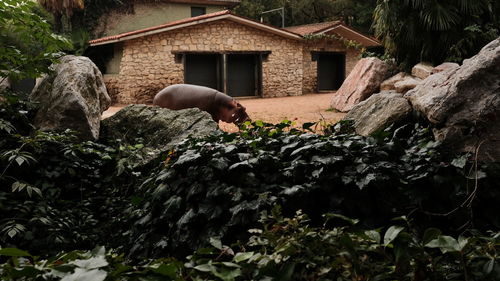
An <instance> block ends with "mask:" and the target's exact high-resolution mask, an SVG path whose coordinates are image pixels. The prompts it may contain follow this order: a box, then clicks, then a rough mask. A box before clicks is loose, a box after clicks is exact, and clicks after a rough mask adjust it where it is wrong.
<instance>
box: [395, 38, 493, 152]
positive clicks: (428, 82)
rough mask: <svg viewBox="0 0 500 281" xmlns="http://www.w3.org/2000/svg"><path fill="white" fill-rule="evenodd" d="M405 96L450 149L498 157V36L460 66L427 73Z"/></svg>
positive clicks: (438, 138) (437, 136) (436, 135)
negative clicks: (432, 73) (429, 74)
mask: <svg viewBox="0 0 500 281" xmlns="http://www.w3.org/2000/svg"><path fill="white" fill-rule="evenodd" d="M405 97H406V98H408V100H409V101H410V103H411V104H412V105H413V108H414V109H415V110H417V111H419V112H421V113H422V114H423V115H424V116H425V117H426V118H427V119H428V120H429V121H430V122H431V123H433V124H435V130H434V135H435V137H436V138H437V140H439V141H442V142H443V143H444V144H446V145H448V146H449V147H450V148H451V149H453V150H456V151H469V152H475V150H476V148H478V147H479V146H480V150H479V156H480V159H481V160H485V161H499V160H500V38H498V39H496V40H494V41H492V42H491V43H489V44H488V45H486V46H485V47H484V48H483V49H482V50H481V51H480V52H479V53H478V54H477V55H476V56H474V57H472V58H470V59H467V60H464V62H463V64H462V66H460V67H458V68H449V69H448V70H445V71H442V72H439V73H436V74H434V75H431V76H430V77H428V78H427V79H425V80H424V81H422V83H421V84H420V85H418V86H417V87H415V89H413V90H411V91H409V92H408V93H407V94H406V95H405Z"/></svg>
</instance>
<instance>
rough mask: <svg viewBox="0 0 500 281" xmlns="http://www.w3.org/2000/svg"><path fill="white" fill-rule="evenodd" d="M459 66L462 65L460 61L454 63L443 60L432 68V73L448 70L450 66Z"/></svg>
mask: <svg viewBox="0 0 500 281" xmlns="http://www.w3.org/2000/svg"><path fill="white" fill-rule="evenodd" d="M457 67H460V65H459V64H458V63H454V62H443V63H442V64H440V65H438V66H436V67H434V68H433V69H432V70H431V75H432V74H436V73H439V72H441V71H445V70H448V69H450V68H457Z"/></svg>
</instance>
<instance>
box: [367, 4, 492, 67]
mask: <svg viewBox="0 0 500 281" xmlns="http://www.w3.org/2000/svg"><path fill="white" fill-rule="evenodd" d="M499 15H500V4H499V2H498V1H495V0H459V1H457V0H449V1H434V0H425V1H422V0H418V1H417V0H406V1H384V0H379V1H378V3H377V7H376V9H375V13H374V29H375V33H376V35H377V36H378V37H379V38H380V39H381V40H382V42H383V45H384V47H385V49H386V52H387V53H388V54H390V55H392V56H393V57H394V58H395V59H396V61H397V62H398V63H400V64H402V65H403V67H405V68H407V69H409V68H411V67H412V66H413V65H415V64H416V63H418V62H420V61H428V62H431V63H434V64H439V63H442V62H443V61H455V62H462V60H463V59H466V58H469V57H471V56H473V55H475V54H476V53H477V52H478V51H479V50H480V49H481V48H482V47H483V46H484V45H486V44H487V43H488V42H490V41H492V40H494V39H495V38H497V37H498V36H499V34H500V30H499V28H500V17H499Z"/></svg>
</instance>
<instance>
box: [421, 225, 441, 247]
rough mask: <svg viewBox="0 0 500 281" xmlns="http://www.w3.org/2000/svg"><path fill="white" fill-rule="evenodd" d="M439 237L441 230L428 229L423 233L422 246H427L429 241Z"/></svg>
mask: <svg viewBox="0 0 500 281" xmlns="http://www.w3.org/2000/svg"><path fill="white" fill-rule="evenodd" d="M439 235H441V230H439V229H437V228H432V227H431V228H428V229H426V230H425V232H424V237H423V238H422V242H423V244H424V245H425V244H427V243H429V242H430V241H432V240H434V239H436V238H437V237H438V236H439Z"/></svg>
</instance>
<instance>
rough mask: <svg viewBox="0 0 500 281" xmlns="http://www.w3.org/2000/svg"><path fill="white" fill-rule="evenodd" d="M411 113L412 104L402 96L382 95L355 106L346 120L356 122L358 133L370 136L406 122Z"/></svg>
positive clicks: (393, 94) (394, 94)
mask: <svg viewBox="0 0 500 281" xmlns="http://www.w3.org/2000/svg"><path fill="white" fill-rule="evenodd" d="M411 111H412V109H411V106H410V104H409V103H408V101H407V100H406V99H405V98H403V96H402V95H401V94H398V93H380V94H374V95H372V96H371V97H369V98H368V99H367V100H365V101H363V102H361V103H359V104H357V105H356V106H354V107H353V108H352V109H351V111H349V113H347V115H346V116H345V117H344V119H345V120H354V127H355V128H356V133H358V134H360V135H362V136H368V135H371V134H373V133H375V132H377V131H380V130H383V129H385V128H386V127H388V126H390V125H391V124H394V123H398V122H401V121H403V120H405V119H406V118H408V116H409V115H410V113H411Z"/></svg>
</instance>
